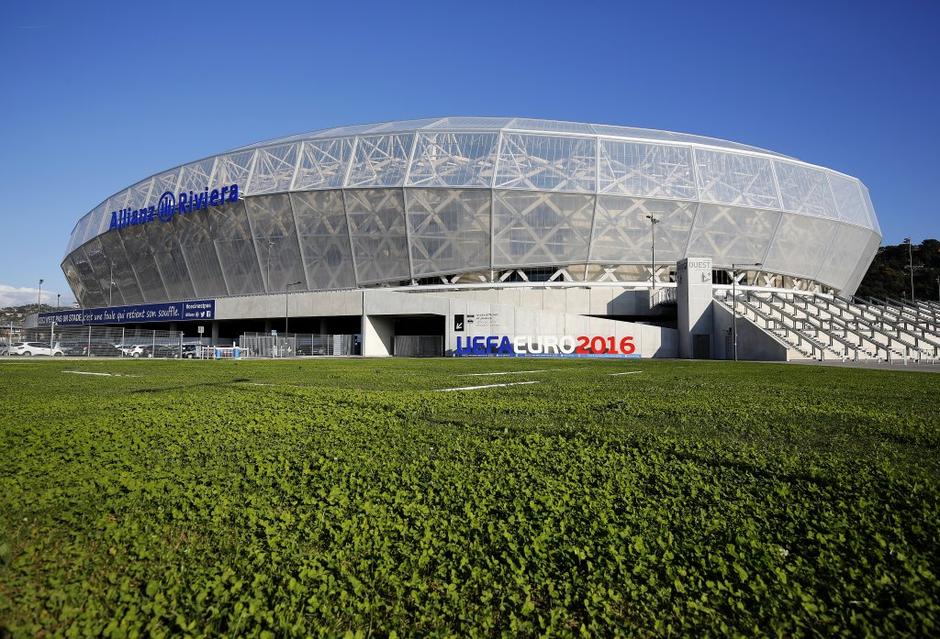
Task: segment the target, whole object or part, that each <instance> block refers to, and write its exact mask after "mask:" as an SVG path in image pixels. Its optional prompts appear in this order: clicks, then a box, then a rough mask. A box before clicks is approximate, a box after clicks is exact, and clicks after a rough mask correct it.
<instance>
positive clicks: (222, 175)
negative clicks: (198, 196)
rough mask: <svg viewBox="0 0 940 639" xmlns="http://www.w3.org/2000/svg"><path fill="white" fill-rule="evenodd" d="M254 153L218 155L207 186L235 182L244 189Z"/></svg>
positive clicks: (217, 186)
mask: <svg viewBox="0 0 940 639" xmlns="http://www.w3.org/2000/svg"><path fill="white" fill-rule="evenodd" d="M254 154H255V152H254V151H238V152H236V153H228V154H226V155H220V156H219V157H218V158H216V163H215V171H214V174H213V176H212V180H211V183H210V185H209V186H210V187H211V188H213V189H221V188H222V187H223V186H231V185H232V184H237V185H238V188H239V189H245V188H246V187H247V186H248V173H249V172H250V171H251V161H252V158H253V157H254ZM154 193H156V190H154ZM161 193H162V191H161Z"/></svg>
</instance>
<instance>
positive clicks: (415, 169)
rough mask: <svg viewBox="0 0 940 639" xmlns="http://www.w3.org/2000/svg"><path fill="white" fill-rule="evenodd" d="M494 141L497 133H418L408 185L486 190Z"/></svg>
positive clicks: (496, 139)
mask: <svg viewBox="0 0 940 639" xmlns="http://www.w3.org/2000/svg"><path fill="white" fill-rule="evenodd" d="M498 140H499V134H497V133H421V134H419V135H418V143H417V146H415V155H414V160H413V161H412V163H411V172H410V173H409V175H408V184H409V185H412V186H484V187H489V186H490V184H492V181H493V165H494V163H495V162H496V143H497V141H498Z"/></svg>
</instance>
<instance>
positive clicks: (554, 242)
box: [493, 191, 594, 266]
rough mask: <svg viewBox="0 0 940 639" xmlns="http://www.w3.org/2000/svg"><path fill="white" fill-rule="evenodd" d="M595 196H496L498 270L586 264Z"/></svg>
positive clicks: (495, 247) (494, 242) (523, 194)
mask: <svg viewBox="0 0 940 639" xmlns="http://www.w3.org/2000/svg"><path fill="white" fill-rule="evenodd" d="M593 215H594V197H593V196H590V195H574V194H561V193H524V192H523V193H516V192H500V191H496V192H495V197H494V199H493V227H494V236H493V264H494V266H528V265H534V266H540V265H545V266H554V265H559V264H571V263H578V262H581V263H583V262H585V261H586V260H587V253H588V242H589V240H590V235H591V218H592V217H593Z"/></svg>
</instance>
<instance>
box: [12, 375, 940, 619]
mask: <svg viewBox="0 0 940 639" xmlns="http://www.w3.org/2000/svg"><path fill="white" fill-rule="evenodd" d="M65 371H92V372H99V373H112V374H120V376H101V375H98V376H92V375H79V374H74V373H67V372H65ZM519 371H532V372H519ZM494 372H507V373H508V372H511V373H513V374H508V375H490V374H489V373H494ZM480 373H486V374H485V375H476V374H480ZM614 373H630V374H623V375H615V374H614ZM524 381H529V382H537V383H532V384H524V385H523V384H520V385H513V386H506V387H498V388H490V389H481V390H470V391H456V392H446V393H445V392H438V391H437V390H436V389H441V388H452V387H460V386H472V385H484V384H496V383H505V384H508V383H517V382H524ZM938 441H940V375H935V374H930V373H919V374H918V373H905V372H899V371H871V370H850V369H840V368H817V367H807V366H792V365H789V366H788V365H771V364H730V363H707V362H687V363H683V362H666V361H662V362H660V361H629V362H625V361H619V362H617V361H560V360H424V361H422V360H358V361H356V360H333V361H328V360H317V361H283V362H264V361H244V362H173V361H137V362H131V361H124V362H121V361H96V362H85V361H58V360H56V361H49V360H47V361H42V362H40V361H15V360H8V361H4V362H0V636H3V635H4V634H9V635H12V636H15V637H19V636H37V635H41V636H46V635H66V636H89V635H102V636H108V637H124V636H127V637H133V636H147V635H150V636H161V635H164V636H178V635H205V636H219V635H228V636H265V637H274V636H278V637H279V636H306V635H311V634H312V635H319V634H322V635H339V636H342V635H344V634H346V633H349V632H351V633H352V634H354V635H361V636H370V635H371V636H386V635H390V634H392V633H396V634H397V635H399V636H404V635H420V636H425V635H438V636H442V635H453V636H494V635H504V636H520V635H522V636H532V635H552V636H555V635H572V636H574V635H582V636H611V635H639V636H677V635H678V636H697V637H701V636H727V635H733V634H738V635H746V636H799V635H819V636H834V635H842V636H853V637H854V636H864V635H881V636H905V635H908V636H929V635H934V636H936V635H937V634H938V633H940V627H938V624H940V585H938V579H940V482H938V479H940V454H938Z"/></svg>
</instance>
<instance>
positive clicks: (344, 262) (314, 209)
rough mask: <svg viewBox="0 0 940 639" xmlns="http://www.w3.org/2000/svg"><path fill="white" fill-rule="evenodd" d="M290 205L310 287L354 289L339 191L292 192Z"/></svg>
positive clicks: (354, 282)
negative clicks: (292, 209) (295, 221)
mask: <svg viewBox="0 0 940 639" xmlns="http://www.w3.org/2000/svg"><path fill="white" fill-rule="evenodd" d="M290 197H291V204H292V205H293V208H294V219H296V220H297V232H298V233H299V234H300V245H301V252H302V254H303V259H304V268H305V270H306V272H307V282H308V286H309V288H310V290H326V289H336V288H354V287H355V286H356V274H355V271H354V270H353V259H352V251H351V250H350V247H349V231H348V230H347V228H346V210H345V208H344V207H343V193H342V191H319V192H310V193H292V194H291V196H290Z"/></svg>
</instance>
